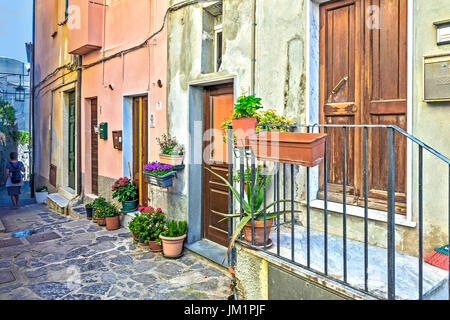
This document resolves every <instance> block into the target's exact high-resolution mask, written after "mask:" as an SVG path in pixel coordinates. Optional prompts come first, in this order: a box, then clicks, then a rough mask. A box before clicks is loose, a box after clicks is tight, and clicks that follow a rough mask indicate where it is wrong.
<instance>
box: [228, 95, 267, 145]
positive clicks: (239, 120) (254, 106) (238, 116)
mask: <svg viewBox="0 0 450 320" xmlns="http://www.w3.org/2000/svg"><path fill="white" fill-rule="evenodd" d="M261 108H262V105H261V98H257V97H255V96H240V97H239V98H237V103H236V104H235V105H234V112H233V119H232V120H231V121H232V123H233V130H234V135H235V138H236V140H237V144H238V146H248V140H247V138H248V137H249V136H252V135H254V134H255V128H256V123H257V117H256V111H257V110H259V109H261Z"/></svg>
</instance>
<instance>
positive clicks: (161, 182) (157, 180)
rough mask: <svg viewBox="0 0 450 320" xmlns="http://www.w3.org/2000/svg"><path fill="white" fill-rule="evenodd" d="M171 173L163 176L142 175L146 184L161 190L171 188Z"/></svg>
mask: <svg viewBox="0 0 450 320" xmlns="http://www.w3.org/2000/svg"><path fill="white" fill-rule="evenodd" d="M173 174H174V173H173V172H169V173H167V174H165V175H163V176H157V175H153V174H150V173H144V175H145V178H147V182H148V184H151V185H153V186H158V187H161V188H168V187H171V186H172V184H173Z"/></svg>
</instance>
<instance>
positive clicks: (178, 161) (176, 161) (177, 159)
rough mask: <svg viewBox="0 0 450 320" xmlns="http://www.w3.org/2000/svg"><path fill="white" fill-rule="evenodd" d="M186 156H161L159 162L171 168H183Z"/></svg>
mask: <svg viewBox="0 0 450 320" xmlns="http://www.w3.org/2000/svg"><path fill="white" fill-rule="evenodd" d="M183 159H184V155H181V156H180V155H170V154H160V155H159V161H160V162H161V163H164V164H170V165H171V166H181V165H182V164H183Z"/></svg>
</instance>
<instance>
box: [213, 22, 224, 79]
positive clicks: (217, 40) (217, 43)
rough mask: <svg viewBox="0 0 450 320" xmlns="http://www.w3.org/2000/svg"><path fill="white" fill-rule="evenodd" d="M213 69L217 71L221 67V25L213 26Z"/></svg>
mask: <svg viewBox="0 0 450 320" xmlns="http://www.w3.org/2000/svg"><path fill="white" fill-rule="evenodd" d="M214 34H215V37H214V70H215V72H219V71H220V68H221V67H222V49H223V47H222V41H223V37H222V25H219V26H216V27H215V28H214Z"/></svg>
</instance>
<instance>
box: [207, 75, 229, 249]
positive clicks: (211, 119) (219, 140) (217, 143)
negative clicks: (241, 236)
mask: <svg viewBox="0 0 450 320" xmlns="http://www.w3.org/2000/svg"><path fill="white" fill-rule="evenodd" d="M233 93H234V92H233V85H232V84H227V85H221V86H214V87H206V88H205V89H204V94H203V132H204V142H203V192H202V198H203V216H202V223H203V228H202V233H203V238H206V239H208V240H211V241H213V242H216V243H218V244H221V245H223V246H226V245H227V244H228V221H227V220H225V221H222V222H219V221H220V220H222V219H223V217H222V216H220V215H219V214H218V213H222V214H228V187H227V185H226V184H225V183H223V182H222V181H221V180H220V179H219V178H217V177H216V176H214V175H213V174H211V173H210V172H209V171H208V170H206V168H208V169H210V170H212V171H213V172H215V173H216V174H219V175H220V176H222V177H224V178H227V174H228V165H227V156H228V155H227V144H226V142H225V141H224V140H223V132H222V129H221V127H220V125H221V124H222V122H223V121H225V120H228V119H229V118H230V117H231V115H232V114H233V108H234V97H233Z"/></svg>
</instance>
